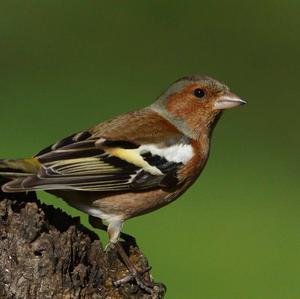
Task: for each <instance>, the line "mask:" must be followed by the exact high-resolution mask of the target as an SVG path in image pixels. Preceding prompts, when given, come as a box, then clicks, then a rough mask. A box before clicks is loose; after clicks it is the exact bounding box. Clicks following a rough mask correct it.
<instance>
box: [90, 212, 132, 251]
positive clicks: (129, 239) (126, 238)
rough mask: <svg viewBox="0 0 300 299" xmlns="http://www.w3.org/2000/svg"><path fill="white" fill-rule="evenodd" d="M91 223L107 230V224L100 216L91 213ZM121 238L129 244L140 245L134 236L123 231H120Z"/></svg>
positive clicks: (95, 226)
mask: <svg viewBox="0 0 300 299" xmlns="http://www.w3.org/2000/svg"><path fill="white" fill-rule="evenodd" d="M89 223H90V225H91V226H92V227H94V228H98V229H101V230H103V231H105V232H107V225H105V224H104V223H103V222H102V220H101V219H100V218H97V217H94V216H91V215H89ZM120 238H121V239H122V240H124V241H125V242H126V243H128V244H130V245H132V246H134V247H138V245H137V243H136V240H135V238H134V237H133V236H131V235H129V234H126V233H123V232H120Z"/></svg>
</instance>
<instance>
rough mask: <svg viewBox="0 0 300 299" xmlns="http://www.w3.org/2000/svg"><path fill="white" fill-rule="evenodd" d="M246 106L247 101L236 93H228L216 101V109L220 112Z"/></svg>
mask: <svg viewBox="0 0 300 299" xmlns="http://www.w3.org/2000/svg"><path fill="white" fill-rule="evenodd" d="M245 104H247V102H246V101H244V100H242V99H241V98H239V97H238V96H237V95H235V94H234V93H231V92H227V93H226V94H224V95H222V96H221V97H219V98H218V99H217V100H216V101H215V103H214V108H215V109H219V110H221V109H229V108H234V107H237V106H240V105H245Z"/></svg>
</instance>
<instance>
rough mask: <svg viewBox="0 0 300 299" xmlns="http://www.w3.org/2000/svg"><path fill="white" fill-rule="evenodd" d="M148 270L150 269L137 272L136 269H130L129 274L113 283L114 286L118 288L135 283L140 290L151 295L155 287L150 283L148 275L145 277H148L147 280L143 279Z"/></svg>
mask: <svg viewBox="0 0 300 299" xmlns="http://www.w3.org/2000/svg"><path fill="white" fill-rule="evenodd" d="M150 270H151V267H147V268H146V269H144V270H142V271H140V272H139V271H137V270H136V269H130V273H129V274H128V275H126V276H125V277H123V278H121V279H119V280H117V281H115V282H114V285H115V286H117V287H118V286H121V285H124V284H126V283H128V282H130V281H135V282H136V283H137V285H138V286H139V287H140V288H142V289H143V290H145V291H146V292H147V293H149V294H152V293H153V288H154V286H155V285H154V284H153V282H152V281H151V278H150V275H149V274H148V275H147V276H148V277H147V279H145V278H144V277H143V276H144V274H146V273H148V272H149V271H150Z"/></svg>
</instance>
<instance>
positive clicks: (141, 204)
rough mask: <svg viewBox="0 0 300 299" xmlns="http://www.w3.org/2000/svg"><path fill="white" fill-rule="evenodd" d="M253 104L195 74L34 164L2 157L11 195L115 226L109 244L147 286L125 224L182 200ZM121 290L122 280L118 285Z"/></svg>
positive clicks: (66, 141)
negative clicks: (231, 118)
mask: <svg viewBox="0 0 300 299" xmlns="http://www.w3.org/2000/svg"><path fill="white" fill-rule="evenodd" d="M243 104H246V101H245V100H243V99H241V98H240V97H239V96H237V95H236V94H234V93H232V92H231V91H230V90H229V88H228V87H227V86H226V85H225V84H224V83H222V82H220V81H218V80H215V79H213V78H211V77H208V76H202V75H189V76H185V77H182V78H180V79H179V80H177V81H175V82H173V83H172V84H171V85H170V86H169V87H168V88H167V89H166V90H165V91H164V92H163V93H162V94H161V95H160V96H159V97H158V98H157V99H156V100H155V101H154V102H153V103H152V104H151V105H149V106H147V107H145V108H142V109H140V110H136V111H133V112H129V113H126V114H122V115H119V116H116V117H113V118H111V119H109V120H107V121H104V122H102V123H100V124H97V125H95V126H93V127H91V128H89V129H86V130H82V131H80V132H76V133H75V134H72V135H71V136H68V137H66V138H63V139H61V140H59V141H58V142H56V143H54V144H53V145H50V146H48V147H47V148H45V149H43V150H41V151H39V152H38V153H37V154H36V155H34V156H33V157H30V158H27V159H3V160H0V176H2V177H4V178H6V179H7V180H8V182H6V183H4V184H3V185H2V191H3V192H6V193H11V192H13V193H15V192H29V191H37V190H44V191H46V192H49V193H51V194H53V195H55V196H57V197H60V198H62V199H63V200H64V201H66V202H67V203H68V204H69V205H70V206H72V207H75V208H77V209H79V210H81V211H83V212H85V213H87V214H88V215H89V216H90V222H91V223H92V224H94V226H95V227H99V228H101V227H102V225H103V222H104V223H106V224H107V226H105V227H106V228H107V233H108V236H109V244H110V245H111V246H112V247H114V248H116V249H117V251H118V252H119V254H120V256H121V258H122V259H123V261H124V264H125V265H126V266H127V268H128V270H129V273H130V275H129V276H128V277H129V278H124V280H123V282H124V281H128V280H129V279H135V280H136V281H137V283H138V284H139V285H140V286H141V287H143V288H144V289H145V290H146V291H149V292H151V288H152V285H151V283H150V282H149V281H148V282H147V281H145V280H144V279H143V277H142V275H141V273H139V272H138V271H137V270H136V268H135V266H134V265H133V263H132V262H131V261H130V260H129V258H128V256H127V255H126V252H125V250H124V249H123V248H122V246H121V244H120V242H119V240H120V235H121V234H122V232H121V230H122V226H123V223H124V222H125V221H126V220H128V219H130V218H133V217H136V216H139V215H143V214H146V213H149V212H152V211H154V210H157V209H159V208H161V207H163V206H165V205H167V204H169V203H171V202H173V201H174V200H175V199H177V198H178V197H180V196H181V195H182V194H183V193H184V192H185V191H186V190H187V189H188V188H189V187H190V186H191V185H192V184H193V183H194V182H195V180H196V179H197V178H198V177H199V175H200V174H201V172H202V170H203V168H204V166H205V165H206V162H207V159H208V157H209V151H210V141H211V135H212V132H213V129H214V127H215V125H216V123H217V122H218V120H219V119H220V116H221V115H222V112H223V110H225V109H229V108H234V107H237V106H240V105H243ZM116 285H118V283H116Z"/></svg>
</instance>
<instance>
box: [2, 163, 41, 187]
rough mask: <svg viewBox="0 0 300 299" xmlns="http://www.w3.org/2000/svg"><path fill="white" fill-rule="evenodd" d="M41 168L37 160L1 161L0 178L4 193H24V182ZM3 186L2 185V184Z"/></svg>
mask: <svg viewBox="0 0 300 299" xmlns="http://www.w3.org/2000/svg"><path fill="white" fill-rule="evenodd" d="M40 167H41V164H40V162H39V161H38V159H37V158H31V159H19V160H0V178H1V177H2V178H3V179H2V181H3V182H2V183H4V185H2V190H3V191H4V192H24V191H27V190H25V189H24V188H22V181H23V180H24V179H25V178H27V177H31V176H34V175H36V174H37V172H38V171H39V169H40ZM0 185H1V183H0Z"/></svg>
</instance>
